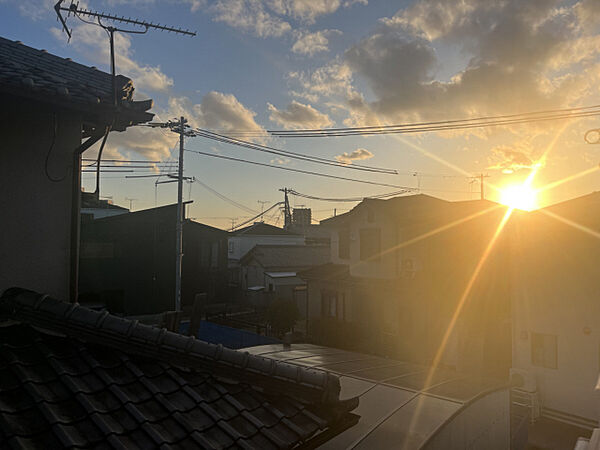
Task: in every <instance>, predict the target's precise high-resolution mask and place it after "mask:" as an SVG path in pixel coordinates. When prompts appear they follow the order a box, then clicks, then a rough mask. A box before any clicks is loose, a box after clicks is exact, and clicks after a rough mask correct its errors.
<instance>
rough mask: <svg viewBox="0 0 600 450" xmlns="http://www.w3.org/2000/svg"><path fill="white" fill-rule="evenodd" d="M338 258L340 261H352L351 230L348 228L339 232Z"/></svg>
mask: <svg viewBox="0 0 600 450" xmlns="http://www.w3.org/2000/svg"><path fill="white" fill-rule="evenodd" d="M338 256H339V257H340V259H350V230H349V229H348V228H344V229H343V230H340V231H339V232H338Z"/></svg>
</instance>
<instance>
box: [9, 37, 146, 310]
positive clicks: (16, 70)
mask: <svg viewBox="0 0 600 450" xmlns="http://www.w3.org/2000/svg"><path fill="white" fill-rule="evenodd" d="M115 82H116V92H117V99H116V100H117V101H116V104H115V101H114V96H113V90H112V83H113V78H112V76H111V75H110V74H108V73H104V72H101V71H100V70H98V69H96V68H95V67H87V66H84V65H81V64H78V63H76V62H74V61H71V59H69V58H66V59H65V58H61V57H58V56H55V55H51V54H49V53H48V52H47V51H45V50H37V49H34V48H31V47H28V46H26V45H24V44H23V43H21V42H19V41H10V40H8V39H4V38H0V104H2V108H1V111H0V134H1V135H2V144H1V148H0V191H1V192H2V195H1V196H0V208H1V209H2V211H3V212H4V213H3V218H2V233H3V235H4V236H5V237H9V238H7V239H0V267H2V270H0V292H2V291H4V290H5V289H7V288H9V287H11V286H23V287H27V288H30V289H34V290H39V291H43V292H48V293H49V294H51V295H54V296H57V297H60V298H65V299H70V300H71V301H76V300H77V296H78V286H77V280H78V267H79V266H78V259H79V255H78V253H79V223H80V217H79V212H80V192H81V155H82V153H83V152H85V151H86V150H87V149H88V148H90V147H91V146H92V145H94V144H95V143H97V142H98V141H100V140H101V139H102V138H103V137H104V136H105V135H106V133H108V132H109V131H111V132H120V131H125V130H126V129H127V128H128V127H130V126H132V125H136V124H140V123H144V122H147V121H149V120H151V119H152V117H153V115H152V114H150V113H148V112H147V110H148V109H149V108H151V106H152V101H151V100H147V101H134V100H133V91H134V87H133V83H132V81H131V80H130V79H129V78H127V77H124V76H122V75H118V76H117V77H116V79H115Z"/></svg>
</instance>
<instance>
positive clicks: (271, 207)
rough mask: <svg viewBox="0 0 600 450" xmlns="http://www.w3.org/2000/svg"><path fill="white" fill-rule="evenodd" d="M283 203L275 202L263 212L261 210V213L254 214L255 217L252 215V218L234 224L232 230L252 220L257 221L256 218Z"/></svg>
mask: <svg viewBox="0 0 600 450" xmlns="http://www.w3.org/2000/svg"><path fill="white" fill-rule="evenodd" d="M282 204H283V202H277V203H274V204H272V205H271V206H269V207H268V208H267V209H265V210H264V211H263V212H261V213H259V214H257V215H256V216H254V217H251V218H250V219H248V220H245V221H244V222H242V223H239V224H237V225H236V226H232V227H231V231H233V230H237V229H238V228H240V227H243V226H244V225H246V224H249V223H250V222H253V221H255V220H256V219H258V218H259V217H260V216H262V215H263V214H265V213H268V212H269V211H271V210H272V209H273V208H275V207H276V206H279V205H282Z"/></svg>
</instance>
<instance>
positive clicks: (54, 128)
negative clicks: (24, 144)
mask: <svg viewBox="0 0 600 450" xmlns="http://www.w3.org/2000/svg"><path fill="white" fill-rule="evenodd" d="M52 117H53V122H52V141H51V142H50V147H48V151H47V152H46V160H45V162H44V172H45V173H46V178H48V180H50V181H52V182H53V183H60V182H61V181H64V180H65V178H67V173H66V172H65V174H64V175H63V176H62V177H60V178H54V177H53V176H52V175H50V171H49V170H48V163H49V162H50V155H51V154H52V150H54V146H55V145H56V135H57V133H58V121H57V120H56V114H53V115H52Z"/></svg>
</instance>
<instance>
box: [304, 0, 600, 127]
mask: <svg viewBox="0 0 600 450" xmlns="http://www.w3.org/2000/svg"><path fill="white" fill-rule="evenodd" d="M563 3H564V2H559V1H558V0H557V1H536V2H522V1H519V0H507V1H503V2H496V1H480V0H477V1H476V0H449V1H445V0H444V1H441V0H430V1H424V0H418V1H417V2H415V3H414V4H413V5H412V6H410V7H409V8H407V9H404V10H401V11H399V12H398V13H397V14H396V15H395V16H393V17H391V18H388V19H384V20H382V25H381V26H380V27H379V29H378V30H376V31H375V32H374V33H372V34H371V35H370V36H367V37H366V38H364V39H363V40H361V41H360V42H358V43H356V44H355V45H353V46H352V47H350V48H349V49H348V50H347V51H346V52H345V53H344V56H343V58H341V59H338V60H337V62H336V64H338V65H342V66H344V65H345V66H347V67H348V68H349V72H348V74H347V76H346V80H348V85H347V86H346V92H345V93H344V94H342V95H341V99H340V103H342V104H345V105H346V108H347V111H348V118H347V119H346V122H352V123H354V124H362V125H371V124H376V123H378V122H379V123H402V122H409V121H418V120H436V119H448V118H464V117H474V116H483V115H495V114H504V113H515V112H526V111H532V110H543V109H553V108H557V107H564V106H567V105H571V104H573V103H575V102H578V101H581V99H583V98H585V97H586V96H587V95H589V94H590V93H591V92H597V88H596V87H595V86H596V85H597V82H598V80H599V79H600V72H598V70H597V67H596V66H595V65H596V64H597V58H598V53H599V52H600V46H599V45H598V44H599V43H600V36H599V35H598V34H593V33H592V32H590V31H585V30H584V29H583V27H582V24H581V21H580V19H579V16H578V14H577V12H578V11H577V10H576V8H577V7H578V6H577V5H580V4H577V5H575V6H570V5H568V4H563ZM585 5H587V6H586V7H587V8H589V5H590V4H588V3H585ZM579 8H580V9H581V8H582V7H581V6H579ZM595 8H596V7H595V6H594V9H595ZM585 11H587V15H588V16H589V14H590V12H589V10H587V9H586V10H585ZM580 15H581V14H580ZM586 17H587V16H586ZM442 39H443V40H444V45H455V46H456V48H457V49H459V50H460V52H461V53H462V55H463V57H464V59H465V61H466V63H465V66H464V67H463V68H462V69H460V70H459V71H458V72H456V74H455V75H454V76H453V77H451V79H450V80H439V79H436V73H437V71H438V70H439V67H440V61H439V60H438V58H437V54H436V50H435V46H436V45H437V44H436V41H437V40H440V41H441V40H442ZM315 73H316V72H315ZM313 75H314V73H313V74H312V75H311V74H303V77H297V78H298V79H299V80H301V81H304V80H310V79H311V78H312V76H313ZM358 82H364V83H366V85H367V86H368V88H369V91H368V93H369V94H370V95H369V96H368V97H367V96H365V95H364V94H363V93H362V92H359V91H358V90H357V88H356V84H355V83H358ZM306 91H307V92H309V93H313V94H314V93H316V92H315V90H314V89H313V88H311V87H310V86H309V83H306ZM367 98H368V100H367ZM542 126H543V125H542V124H538V125H535V127H542ZM546 126H547V125H546ZM514 129H516V127H515V128H514ZM471 132H473V131H468V133H471Z"/></svg>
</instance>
